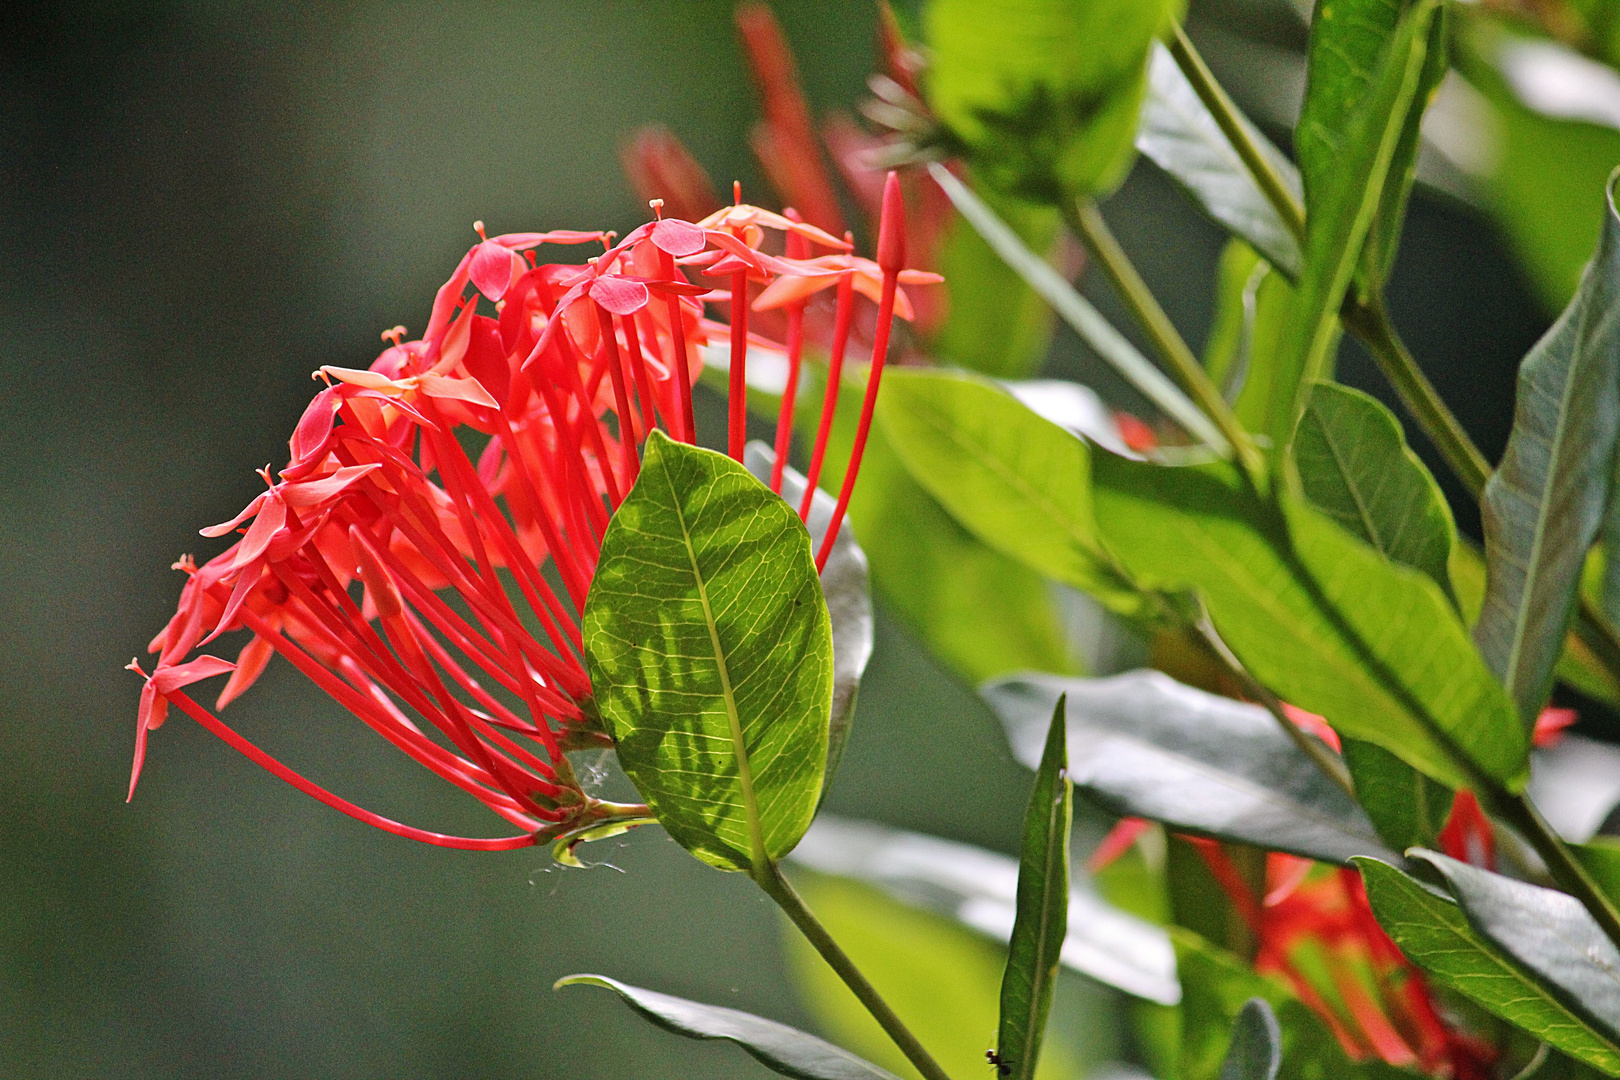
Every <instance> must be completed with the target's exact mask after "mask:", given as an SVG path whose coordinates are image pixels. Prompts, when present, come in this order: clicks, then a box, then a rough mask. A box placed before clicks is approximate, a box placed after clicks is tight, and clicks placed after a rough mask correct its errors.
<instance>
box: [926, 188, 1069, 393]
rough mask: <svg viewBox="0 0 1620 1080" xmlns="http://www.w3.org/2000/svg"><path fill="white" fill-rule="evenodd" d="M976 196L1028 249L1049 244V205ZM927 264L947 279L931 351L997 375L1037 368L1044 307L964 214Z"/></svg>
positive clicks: (1043, 340) (1046, 341) (1047, 317)
mask: <svg viewBox="0 0 1620 1080" xmlns="http://www.w3.org/2000/svg"><path fill="white" fill-rule="evenodd" d="M978 194H979V196H980V198H982V199H984V200H985V201H986V203H988V204H990V205H992V206H993V208H994V209H995V212H996V214H997V216H999V217H1000V218H1001V220H1003V221H1005V222H1007V223H1008V225H1009V226H1011V227H1012V229H1013V231H1014V232H1015V233H1016V234H1017V235H1018V237H1019V238H1020V239H1021V240H1023V242H1024V243H1025V244H1027V245H1028V246H1029V247H1030V248H1031V249H1032V250H1034V251H1048V250H1050V249H1051V247H1052V244H1053V241H1054V240H1055V239H1056V238H1057V235H1058V213H1057V211H1056V210H1054V209H1053V208H1052V207H1050V206H1038V205H1036V204H1034V203H1026V202H1021V201H1019V200H1017V199H1012V198H1008V197H1006V196H1002V195H1000V194H998V193H996V192H993V191H985V190H980V191H979V192H978ZM935 269H937V270H938V271H939V272H940V273H941V274H943V275H945V280H946V281H947V282H949V283H950V284H949V286H948V288H949V289H950V305H949V310H948V311H947V313H946V316H945V322H944V324H943V325H941V326H940V327H939V329H938V330H936V331H935V332H934V336H933V339H932V341H930V342H929V345H930V349H929V352H930V354H931V355H933V356H938V357H940V358H942V359H943V360H945V361H948V362H950V363H952V364H959V365H961V366H962V367H965V368H971V369H972V370H974V371H982V372H984V373H985V374H987V375H995V376H998V377H1000V378H1019V377H1022V376H1024V375H1028V374H1029V373H1030V372H1031V371H1034V370H1035V369H1036V368H1037V367H1039V366H1040V363H1041V361H1042V360H1043V359H1044V358H1045V357H1046V350H1047V347H1048V346H1049V345H1050V344H1051V342H1052V325H1053V323H1052V309H1051V308H1050V307H1049V306H1048V305H1047V303H1046V301H1044V300H1042V299H1041V298H1040V296H1039V295H1037V294H1036V292H1035V290H1034V289H1031V288H1030V287H1029V285H1027V284H1026V283H1025V282H1024V280H1023V279H1022V278H1021V277H1019V276H1018V274H1017V273H1016V272H1015V271H1014V270H1013V269H1012V268H1011V267H1009V266H1008V265H1007V264H1006V263H1004V262H1002V261H1001V258H1000V257H999V256H998V255H997V254H996V253H995V251H994V249H992V248H991V247H990V245H989V244H987V243H986V242H985V241H984V238H983V237H981V236H980V235H979V234H978V231H977V230H975V229H974V228H973V226H972V225H970V224H968V222H967V221H966V220H965V219H963V218H961V217H953V218H952V220H951V223H950V225H949V226H948V230H947V232H946V234H945V240H944V242H943V243H942V244H941V245H940V251H939V265H938V266H937V267H936V268H935Z"/></svg>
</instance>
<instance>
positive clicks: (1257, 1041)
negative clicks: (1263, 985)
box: [1220, 997, 1282, 1080]
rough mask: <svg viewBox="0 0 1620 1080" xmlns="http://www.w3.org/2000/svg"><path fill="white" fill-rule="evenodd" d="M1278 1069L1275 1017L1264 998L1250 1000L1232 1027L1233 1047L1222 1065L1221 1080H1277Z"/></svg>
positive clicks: (1278, 1031)
mask: <svg viewBox="0 0 1620 1080" xmlns="http://www.w3.org/2000/svg"><path fill="white" fill-rule="evenodd" d="M1281 1066H1282V1030H1281V1029H1280V1028H1279V1027H1278V1026H1277V1014H1276V1013H1274V1012H1272V1011H1271V1005H1270V1004H1269V1003H1268V1002H1267V1001H1266V999H1265V998H1258V997H1257V998H1250V999H1249V1000H1248V1001H1245V1002H1244V1003H1243V1009H1242V1011H1240V1012H1239V1013H1238V1018H1237V1020H1236V1022H1234V1023H1233V1024H1232V1045H1231V1047H1230V1048H1228V1050H1227V1051H1226V1060H1225V1061H1223V1062H1221V1077H1220V1080H1277V1070H1278V1069H1279V1068H1280V1067H1281Z"/></svg>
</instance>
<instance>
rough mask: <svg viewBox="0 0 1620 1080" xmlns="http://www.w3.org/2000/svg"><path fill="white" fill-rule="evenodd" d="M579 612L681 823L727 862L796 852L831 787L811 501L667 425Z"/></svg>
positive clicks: (638, 756)
mask: <svg viewBox="0 0 1620 1080" xmlns="http://www.w3.org/2000/svg"><path fill="white" fill-rule="evenodd" d="M583 624H584V636H585V658H586V663H587V665H588V667H589V671H590V676H591V686H592V688H593V689H594V691H595V694H596V704H597V708H598V709H599V710H600V711H601V713H602V716H603V718H604V719H606V720H607V722H608V724H609V725H610V727H611V730H612V733H613V738H614V742H615V743H616V744H617V747H618V755H619V761H620V763H621V764H623V766H624V771H625V772H626V773H627V774H628V775H629V777H630V779H631V780H632V781H633V782H634V783H635V785H636V787H637V789H638V790H639V791H640V792H641V795H642V797H643V798H644V799H646V801H647V803H648V805H649V806H651V807H652V809H653V812H654V814H655V815H656V816H657V818H658V820H659V823H660V824H662V825H663V826H664V828H665V829H666V830H667V831H668V832H669V834H670V836H672V837H673V838H674V839H675V840H676V842H678V843H679V844H681V846H683V847H685V848H686V849H687V850H688V851H690V852H691V853H692V854H694V855H696V856H697V857H698V858H699V859H702V860H703V861H704V862H706V863H709V864H710V865H712V866H717V867H719V868H721V869H723V870H747V869H750V868H751V867H752V866H753V865H754V861H755V859H756V857H757V856H759V855H761V854H763V855H764V856H766V857H769V858H772V859H775V858H779V857H781V856H782V855H784V854H786V853H787V852H788V851H790V850H791V849H792V847H793V845H794V844H796V843H797V842H798V840H799V837H800V836H802V835H804V830H805V829H807V828H808V827H809V825H810V819H811V817H812V816H814V813H815V808H816V802H817V799H818V797H819V796H820V794H821V784H822V776H823V773H824V771H825V769H826V764H827V718H828V716H829V715H830V712H831V708H832V694H833V646H832V627H831V623H830V620H829V618H828V615H827V605H826V604H825V603H824V602H823V601H822V596H821V585H820V583H819V582H818V581H817V580H816V567H815V561H814V559H813V558H812V556H811V553H810V537H809V535H808V534H807V533H806V532H805V528H804V525H803V524H802V523H801V522H800V521H799V516H798V515H797V514H796V513H794V512H793V510H792V509H791V508H789V507H788V505H787V504H786V503H785V502H783V501H782V500H781V499H780V498H778V497H777V496H776V495H775V494H773V493H772V492H771V490H770V488H768V487H766V486H765V485H764V484H761V483H760V482H759V481H758V480H756V479H754V478H753V477H752V476H751V475H749V473H748V470H746V469H744V468H743V467H742V466H741V465H739V464H738V463H736V462H734V461H732V460H731V459H729V458H727V457H724V456H722V455H720V454H717V453H715V452H713V451H712V450H705V449H702V448H701V447H695V446H688V445H686V444H684V443H677V442H674V441H672V440H670V439H669V438H667V437H666V436H664V435H663V434H662V433H660V432H657V431H655V432H653V434H652V435H651V436H650V437H649V438H648V440H647V446H646V452H645V457H644V460H643V461H642V466H641V476H640V478H639V479H638V480H637V481H636V484H635V487H634V488H632V489H631V491H630V493H629V494H628V495H627V496H625V499H624V502H623V503H622V504H620V506H619V509H618V511H617V512H616V513H615V514H614V515H613V520H612V521H611V522H610V523H609V525H608V530H607V533H606V535H605V536H603V538H602V555H601V561H600V562H599V563H598V565H597V570H596V577H595V578H594V579H593V581H592V582H591V591H590V595H589V596H588V597H587V599H586V601H585V617H584V620H583ZM761 849H763V850H761Z"/></svg>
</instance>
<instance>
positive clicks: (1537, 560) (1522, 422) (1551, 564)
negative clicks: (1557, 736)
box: [1474, 180, 1620, 725]
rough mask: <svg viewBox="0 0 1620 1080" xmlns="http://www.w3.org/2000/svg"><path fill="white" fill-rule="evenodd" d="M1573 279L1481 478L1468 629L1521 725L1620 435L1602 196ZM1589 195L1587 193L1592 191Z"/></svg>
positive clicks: (1555, 638)
mask: <svg viewBox="0 0 1620 1080" xmlns="http://www.w3.org/2000/svg"><path fill="white" fill-rule="evenodd" d="M1612 190H1613V189H1612V180H1611V186H1610V189H1609V193H1608V200H1609V201H1608V206H1609V212H1608V214H1607V216H1606V217H1605V225H1604V229H1603V234H1602V240H1601V242H1600V244H1599V246H1598V251H1597V254H1596V255H1595V256H1593V259H1592V262H1591V263H1590V264H1589V266H1588V268H1587V271H1586V275H1585V276H1584V277H1583V278H1582V279H1581V287H1580V289H1579V290H1578V291H1577V292H1576V294H1575V299H1573V300H1572V301H1570V305H1569V307H1568V308H1566V309H1565V310H1564V314H1563V315H1561V316H1560V317H1559V319H1558V321H1557V322H1556V323H1555V324H1553V327H1552V329H1551V330H1549V331H1547V333H1546V335H1545V336H1544V337H1543V338H1542V339H1541V340H1540V341H1539V342H1537V343H1536V346H1535V348H1533V349H1531V350H1530V352H1529V354H1528V355H1526V356H1525V359H1524V362H1523V363H1522V364H1521V365H1520V367H1519V389H1518V401H1517V406H1516V408H1515V412H1514V418H1513V432H1512V434H1511V435H1510V436H1509V437H1508V446H1507V450H1506V451H1505V452H1504V454H1503V456H1502V463H1501V465H1500V466H1499V467H1498V468H1497V470H1496V473H1495V475H1493V476H1492V477H1491V479H1490V481H1489V483H1487V484H1486V485H1485V494H1484V498H1483V499H1482V501H1481V512H1482V516H1483V518H1484V524H1485V555H1486V562H1487V565H1488V567H1489V577H1488V586H1487V590H1486V595H1485V606H1484V608H1483V609H1482V611H1481V613H1480V619H1479V624H1478V625H1477V626H1476V627H1475V628H1474V639H1475V640H1476V641H1477V642H1478V643H1479V648H1480V652H1481V653H1483V654H1484V656H1485V658H1486V660H1487V662H1488V663H1489V664H1490V665H1491V669H1492V670H1493V671H1495V672H1496V673H1497V675H1498V676H1499V677H1500V678H1501V679H1502V681H1503V682H1504V683H1505V684H1506V685H1507V687H1508V690H1509V692H1510V693H1511V694H1512V695H1513V698H1514V701H1515V702H1516V703H1517V704H1518V707H1519V713H1520V715H1521V716H1522V717H1523V718H1524V721H1525V723H1526V724H1527V725H1528V724H1530V723H1532V722H1533V721H1534V720H1535V717H1536V714H1537V713H1539V712H1540V711H1541V706H1542V704H1543V703H1544V702H1545V701H1546V698H1547V694H1548V692H1549V690H1550V689H1551V686H1552V678H1553V667H1554V665H1555V664H1556V663H1557V661H1558V654H1559V652H1560V650H1561V649H1562V647H1563V641H1564V633H1565V630H1566V629H1567V628H1568V626H1569V622H1570V616H1571V613H1572V612H1573V610H1574V605H1575V601H1576V597H1577V592H1578V590H1579V587H1580V576H1581V569H1582V566H1583V564H1584V562H1585V560H1586V552H1587V549H1588V548H1589V547H1591V545H1592V542H1593V540H1594V539H1595V538H1596V536H1597V533H1598V528H1599V526H1600V525H1601V524H1602V521H1603V516H1604V510H1605V506H1606V504H1607V500H1608V497H1609V489H1610V486H1611V484H1612V483H1613V480H1612V477H1613V472H1614V458H1615V445H1616V439H1617V435H1620V216H1617V214H1616V211H1615V208H1614V202H1613V194H1612ZM1594 197H1596V193H1594Z"/></svg>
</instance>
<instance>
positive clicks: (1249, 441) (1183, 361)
mask: <svg viewBox="0 0 1620 1080" xmlns="http://www.w3.org/2000/svg"><path fill="white" fill-rule="evenodd" d="M1063 219H1064V221H1065V222H1066V223H1067V224H1068V226H1069V228H1070V229H1072V230H1073V231H1074V233H1075V235H1076V236H1078V237H1079V238H1080V241H1081V242H1082V243H1084V244H1085V246H1086V250H1087V252H1089V253H1090V255H1091V257H1092V258H1093V259H1094V260H1096V263H1097V265H1098V266H1100V267H1102V270H1103V273H1105V274H1107V275H1108V280H1109V281H1110V282H1112V283H1113V286H1114V289H1115V291H1116V292H1118V293H1119V296H1120V298H1121V299H1122V300H1124V301H1125V306H1126V307H1128V308H1130V309H1131V314H1132V315H1134V316H1135V317H1136V321H1137V323H1138V324H1139V325H1140V326H1141V327H1142V329H1143V331H1145V332H1146V333H1147V336H1148V340H1149V341H1151V342H1152V343H1153V348H1154V351H1155V352H1157V353H1158V354H1159V355H1160V356H1161V357H1162V358H1163V359H1164V362H1165V363H1166V364H1168V365H1169V366H1170V370H1171V372H1172V373H1173V374H1174V375H1175V376H1176V381H1177V382H1179V383H1181V386H1182V389H1184V390H1186V391H1187V393H1189V394H1190V395H1192V399H1193V400H1194V401H1195V402H1197V403H1198V407H1199V408H1200V409H1201V410H1203V413H1204V415H1205V416H1207V417H1209V418H1210V420H1211V421H1213V422H1214V424H1215V426H1216V427H1218V428H1219V429H1220V432H1221V434H1222V435H1223V436H1225V437H1226V441H1227V442H1229V443H1231V444H1232V447H1233V448H1234V449H1235V450H1236V452H1237V455H1238V460H1239V461H1240V462H1242V464H1243V467H1244V469H1245V470H1246V471H1247V473H1248V474H1249V477H1250V478H1251V479H1253V478H1256V477H1258V476H1260V475H1261V473H1262V472H1263V471H1264V469H1265V463H1264V462H1263V461H1262V460H1261V457H1260V451H1259V450H1258V449H1256V448H1255V445H1254V439H1253V438H1252V437H1251V436H1250V435H1249V433H1248V432H1247V431H1246V430H1244V427H1243V425H1242V424H1241V423H1239V422H1238V418H1237V414H1236V413H1234V412H1233V411H1232V406H1230V405H1228V404H1227V402H1226V398H1224V397H1222V396H1221V392H1220V389H1219V388H1218V387H1217V386H1216V385H1215V383H1214V382H1213V381H1211V380H1210V377H1209V373H1208V372H1206V371H1205V370H1204V366H1203V365H1202V364H1200V363H1199V362H1198V358H1197V357H1196V356H1194V355H1193V352H1192V349H1190V348H1188V347H1187V342H1186V341H1184V340H1183V339H1182V337H1181V334H1180V332H1179V331H1177V330H1176V327H1175V324H1174V323H1172V322H1171V321H1170V316H1168V315H1166V314H1165V313H1164V309H1163V308H1162V307H1160V306H1159V301H1158V300H1157V299H1156V298H1155V297H1154V295H1153V290H1151V289H1149V288H1148V285H1147V282H1145V281H1143V280H1142V275H1140V274H1138V273H1137V272H1136V267H1135V266H1133V265H1132V264H1131V260H1130V256H1128V255H1126V254H1125V249H1124V248H1123V247H1121V246H1120V243H1119V241H1118V240H1117V239H1115V237H1114V234H1113V232H1112V231H1111V230H1110V229H1109V228H1108V223H1107V222H1106V221H1104V220H1103V216H1102V213H1101V212H1100V211H1098V209H1097V204H1096V203H1094V202H1092V201H1091V200H1090V199H1076V200H1073V201H1065V202H1064V203H1063Z"/></svg>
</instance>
